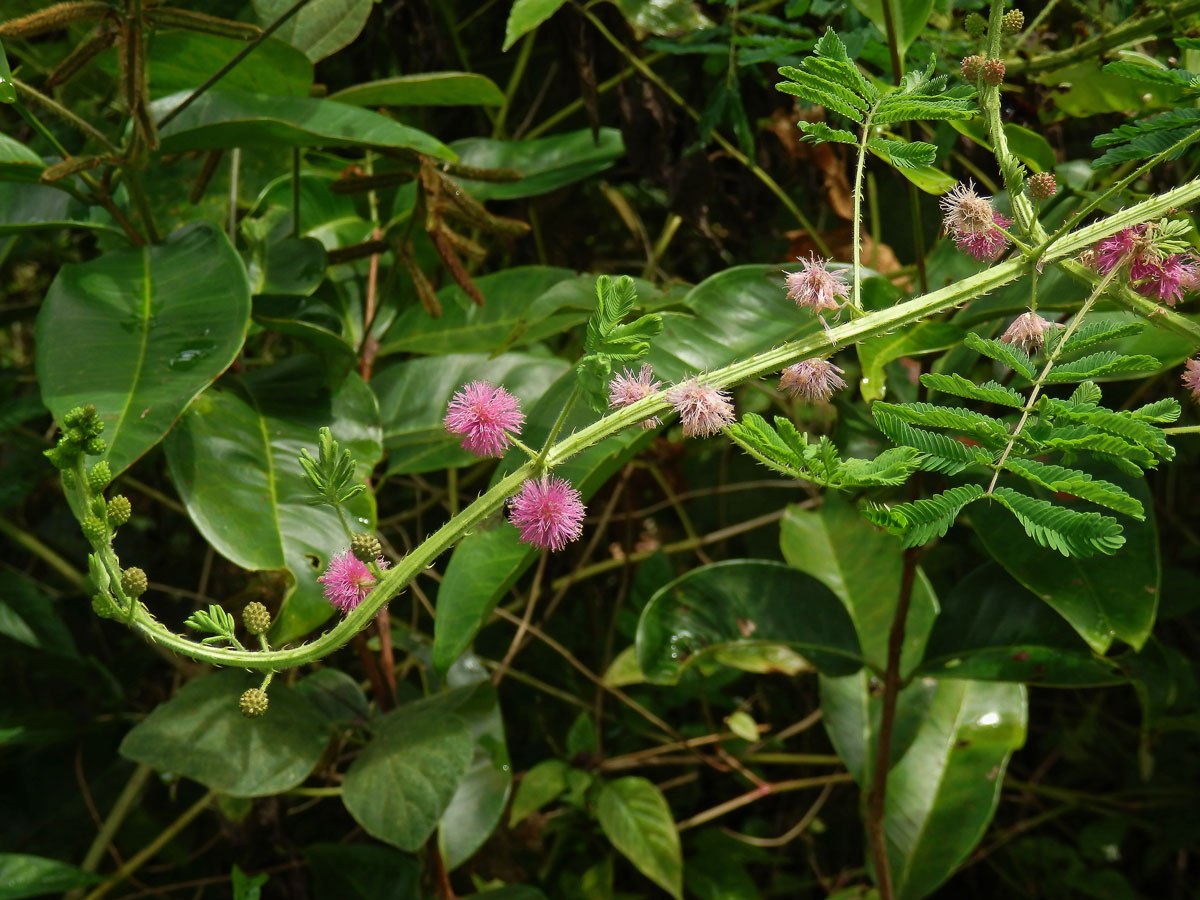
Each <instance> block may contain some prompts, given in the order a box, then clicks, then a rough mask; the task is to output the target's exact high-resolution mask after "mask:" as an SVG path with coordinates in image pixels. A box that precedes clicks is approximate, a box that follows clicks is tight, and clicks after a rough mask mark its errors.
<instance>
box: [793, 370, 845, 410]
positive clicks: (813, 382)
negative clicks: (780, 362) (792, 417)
mask: <svg viewBox="0 0 1200 900" xmlns="http://www.w3.org/2000/svg"><path fill="white" fill-rule="evenodd" d="M841 375H842V370H841V369H839V368H838V367H837V366H835V365H834V364H833V363H831V362H830V361H829V360H827V359H805V360H801V361H800V362H798V363H795V364H794V365H790V366H788V367H787V368H786V369H784V370H783V374H782V377H781V378H780V379H779V389H780V390H781V391H786V392H787V393H788V394H790V395H791V396H792V397H795V398H797V399H799V400H803V401H804V402H805V403H816V402H818V401H824V400H828V399H829V398H830V397H832V396H833V392H834V391H840V390H841V389H842V388H844V387H845V386H846V382H845V380H844V379H842V377H841Z"/></svg>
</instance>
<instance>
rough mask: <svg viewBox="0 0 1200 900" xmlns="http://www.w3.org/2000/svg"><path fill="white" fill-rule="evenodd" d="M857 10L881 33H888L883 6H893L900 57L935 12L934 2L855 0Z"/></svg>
mask: <svg viewBox="0 0 1200 900" xmlns="http://www.w3.org/2000/svg"><path fill="white" fill-rule="evenodd" d="M853 2H854V6H855V8H856V9H857V10H858V11H859V12H861V13H862V14H863V15H865V16H866V17H867V18H868V19H870V20H871V21H872V22H873V23H874V24H875V27H876V28H878V29H879V33H880V34H883V35H886V34H887V33H888V29H887V20H886V17H885V16H884V12H883V4H884V3H891V4H892V15H893V16H895V27H896V37H897V38H898V39H899V44H900V56H901V58H903V57H904V51H905V50H907V49H908V47H909V45H911V44H912V42H913V41H915V40H916V39H917V35H919V34H920V33H921V30H922V29H923V28H924V27H925V23H926V22H927V21H928V20H929V13H930V12H931V11H932V10H933V0H853Z"/></svg>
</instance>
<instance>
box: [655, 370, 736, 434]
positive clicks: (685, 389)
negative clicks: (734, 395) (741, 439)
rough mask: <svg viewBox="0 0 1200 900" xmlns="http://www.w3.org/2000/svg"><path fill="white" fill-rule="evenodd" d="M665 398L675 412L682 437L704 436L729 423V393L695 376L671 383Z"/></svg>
mask: <svg viewBox="0 0 1200 900" xmlns="http://www.w3.org/2000/svg"><path fill="white" fill-rule="evenodd" d="M667 401H668V402H669V403H670V404H671V405H672V406H674V407H675V411H676V412H677V413H679V423H680V424H681V425H682V426H683V434H684V437H708V436H709V435H713V434H716V433H717V432H719V431H720V430H721V429H722V428H724V427H725V426H726V425H732V424H733V403H732V402H731V401H730V399H729V394H727V393H726V392H725V391H722V390H720V389H718V388H715V387H713V386H712V385H708V384H703V383H701V381H700V379H698V378H689V379H688V380H687V381H683V382H680V383H679V384H677V385H674V386H673V387H672V388H671V389H670V390H668V391H667Z"/></svg>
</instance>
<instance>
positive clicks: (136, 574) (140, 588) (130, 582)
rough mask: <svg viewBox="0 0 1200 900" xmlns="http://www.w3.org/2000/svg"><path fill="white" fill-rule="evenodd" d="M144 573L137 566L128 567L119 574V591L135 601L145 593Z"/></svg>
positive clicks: (145, 581) (145, 580)
mask: <svg viewBox="0 0 1200 900" xmlns="http://www.w3.org/2000/svg"><path fill="white" fill-rule="evenodd" d="M147 583H148V582H147V579H146V573H145V572H143V571H142V570H141V569H139V568H138V567H137V566H130V567H129V568H128V569H125V570H124V571H123V572H121V590H123V591H124V592H125V593H126V594H128V595H129V596H130V597H133V598H134V599H135V600H136V599H137V598H138V597H140V596H142V594H144V593H146V586H147Z"/></svg>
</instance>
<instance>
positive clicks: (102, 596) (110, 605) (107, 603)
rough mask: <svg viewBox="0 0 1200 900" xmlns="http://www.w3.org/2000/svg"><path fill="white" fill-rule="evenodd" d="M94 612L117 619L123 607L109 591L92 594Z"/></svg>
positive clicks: (104, 617) (102, 616) (100, 615)
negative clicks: (118, 604)
mask: <svg viewBox="0 0 1200 900" xmlns="http://www.w3.org/2000/svg"><path fill="white" fill-rule="evenodd" d="M92 612H94V613H95V614H96V615H98V616H99V617H100V618H102V619H115V618H117V617H118V616H120V615H121V608H120V607H119V606H117V602H116V601H115V600H114V599H113V597H112V595H111V594H109V593H108V592H107V591H103V592H101V593H99V594H93V595H92Z"/></svg>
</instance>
